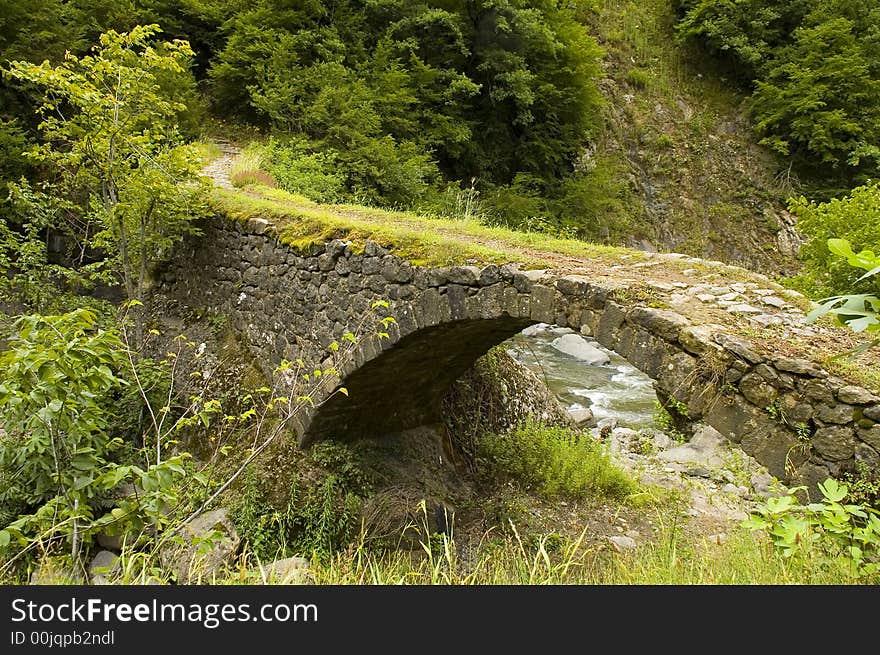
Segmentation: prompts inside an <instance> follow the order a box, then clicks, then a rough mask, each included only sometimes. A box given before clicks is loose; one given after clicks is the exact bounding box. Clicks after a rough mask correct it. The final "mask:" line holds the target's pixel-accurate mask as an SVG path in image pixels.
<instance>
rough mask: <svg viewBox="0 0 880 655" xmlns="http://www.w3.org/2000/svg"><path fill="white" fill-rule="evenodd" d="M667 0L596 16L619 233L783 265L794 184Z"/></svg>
mask: <svg viewBox="0 0 880 655" xmlns="http://www.w3.org/2000/svg"><path fill="white" fill-rule="evenodd" d="M674 21H675V17H674V14H673V10H672V7H671V5H670V3H669V2H666V1H665V0H647V1H646V2H633V1H629V0H607V1H606V2H603V3H600V8H599V10H598V12H597V15H596V16H595V18H594V22H593V25H592V27H591V29H592V31H593V33H594V34H595V35H596V36H597V38H598V40H599V43H600V44H601V45H602V47H603V48H604V50H605V57H604V60H603V70H604V73H605V75H606V79H604V80H602V82H601V84H600V88H601V89H602V92H603V95H604V96H605V99H606V101H607V102H606V114H607V118H606V129H605V131H604V133H603V136H602V138H601V139H600V140H599V142H598V144H597V148H596V155H595V156H596V158H597V160H599V161H604V162H607V165H610V166H612V167H613V168H614V169H615V174H617V175H619V176H621V177H623V178H624V179H625V180H626V187H625V189H624V191H623V193H624V194H625V195H624V197H625V198H626V199H627V202H626V212H627V213H628V215H626V216H621V217H620V221H621V227H620V228H619V229H620V230H622V231H625V232H626V233H627V235H626V239H625V243H627V244H628V245H631V246H634V247H638V248H644V249H648V250H654V249H658V250H663V251H668V252H682V253H687V254H690V255H695V256H701V257H707V258H709V259H719V260H722V261H726V262H731V263H736V264H740V265H743V266H746V267H748V268H751V269H753V270H758V271H761V272H764V273H767V274H770V275H779V274H782V275H790V274H792V273H794V272H795V271H797V270H798V268H799V263H798V262H797V260H796V257H797V254H798V247H799V245H800V242H801V237H800V235H799V234H798V232H797V229H796V227H795V220H794V217H793V216H791V214H789V213H788V211H786V200H787V198H788V196H789V195H790V194H792V193H795V192H797V191H798V189H797V187H796V186H794V184H793V181H792V180H791V179H790V178H789V177H787V175H786V172H785V171H784V170H782V171H780V170H779V166H780V164H779V160H778V159H777V157H776V156H775V155H774V154H773V153H771V152H770V151H769V150H768V149H767V148H766V147H764V146H760V145H758V143H757V141H758V140H757V138H756V137H755V135H754V133H753V128H752V125H751V123H750V121H749V119H748V117H747V116H746V115H745V113H744V111H743V109H742V101H743V99H744V97H743V96H742V95H740V94H738V93H737V92H736V90H735V86H734V85H732V84H730V80H727V79H725V78H724V77H723V74H722V73H719V70H718V67H717V66H713V65H712V63H711V62H708V61H706V59H705V58H704V57H703V56H702V55H701V54H700V53H698V52H695V51H694V50H693V48H692V47H689V46H687V45H684V44H680V43H678V42H676V40H675V35H674V31H673V25H674Z"/></svg>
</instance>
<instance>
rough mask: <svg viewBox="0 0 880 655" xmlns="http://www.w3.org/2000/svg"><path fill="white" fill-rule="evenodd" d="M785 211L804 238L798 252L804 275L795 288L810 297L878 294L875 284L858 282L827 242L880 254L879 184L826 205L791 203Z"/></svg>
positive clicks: (879, 288)
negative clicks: (840, 242)
mask: <svg viewBox="0 0 880 655" xmlns="http://www.w3.org/2000/svg"><path fill="white" fill-rule="evenodd" d="M789 209H790V211H791V212H792V213H793V214H794V215H795V216H797V219H798V229H799V230H800V231H801V232H802V233H803V234H804V235H805V236H806V237H807V238H808V241H807V243H805V244H804V246H803V248H802V249H801V256H802V258H803V259H804V261H805V264H806V271H805V272H804V273H803V274H802V275H800V276H799V277H798V278H797V279H796V280H795V284H796V285H797V286H799V287H801V288H802V289H804V291H805V292H807V293H809V294H810V295H813V296H830V295H834V294H840V293H849V292H851V291H858V290H863V291H870V290H873V291H880V284H878V282H876V281H870V280H861V281H860V280H859V278H860V273H859V272H858V271H857V270H856V269H854V268H853V267H852V266H851V265H850V264H849V262H848V261H847V259H846V258H845V257H840V256H838V254H837V253H835V252H833V251H831V250H829V249H828V240H829V239H845V240H846V241H848V242H849V243H850V244H851V246H852V247H853V248H857V249H860V250H861V249H864V250H873V251H874V252H880V182H875V183H872V184H866V185H864V186H860V187H857V188H855V189H853V190H852V191H851V192H850V193H849V194H847V195H846V196H843V197H841V198H835V199H833V200H829V201H827V202H809V201H807V199H806V198H804V197H800V198H796V199H792V200H791V201H790V203H789Z"/></svg>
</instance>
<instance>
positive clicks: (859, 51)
mask: <svg viewBox="0 0 880 655" xmlns="http://www.w3.org/2000/svg"><path fill="white" fill-rule="evenodd" d="M676 4H677V7H678V9H679V11H680V15H681V20H680V22H679V25H678V30H679V34H680V35H681V36H682V37H684V38H692V39H697V40H698V41H700V42H701V43H703V44H704V45H705V47H706V48H707V49H708V50H709V51H710V52H711V53H712V54H714V55H715V56H716V57H718V58H719V60H721V61H722V62H723V63H725V64H726V65H727V66H728V67H729V69H730V70H731V71H732V73H733V75H734V76H735V77H736V78H738V80H739V81H740V82H742V83H743V84H744V85H745V86H746V87H747V88H748V89H749V91H750V92H751V94H752V95H751V98H750V101H749V103H748V106H749V109H750V112H751V114H752V117H753V120H754V124H755V127H756V129H757V131H758V132H759V134H760V135H761V137H762V139H763V143H765V144H767V145H769V146H770V147H772V148H773V149H775V150H776V151H777V152H779V153H780V154H781V155H783V156H785V157H786V158H788V159H789V160H790V161H792V162H793V163H795V164H796V165H797V166H798V167H799V168H800V169H801V170H803V171H805V172H806V173H807V174H809V175H811V176H814V177H816V178H820V179H823V180H825V185H826V192H828V193H830V192H833V191H839V190H840V189H842V188H845V189H848V188H851V187H852V186H856V185H858V184H860V183H864V182H865V181H866V178H867V176H869V175H876V173H877V171H878V165H880V148H878V143H880V2H878V1H877V0H863V1H855V0H820V1H818V2H817V1H814V0H796V1H794V2H787V1H781V0H677V2H676Z"/></svg>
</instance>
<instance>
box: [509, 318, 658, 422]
mask: <svg viewBox="0 0 880 655" xmlns="http://www.w3.org/2000/svg"><path fill="white" fill-rule="evenodd" d="M554 343H555V344H556V345H554ZM585 344H586V345H585ZM504 346H505V347H506V348H507V351H508V352H509V353H510V354H511V355H512V356H513V357H514V358H515V359H516V360H517V361H518V362H520V363H521V364H524V365H525V366H527V367H528V368H529V369H530V370H532V371H533V372H535V373H536V374H537V375H538V377H540V378H542V379H543V380H544V381H545V383H546V384H547V386H548V387H549V388H550V390H551V391H552V392H553V393H555V394H556V396H557V397H558V398H559V399H560V401H562V403H563V405H565V406H566V407H568V408H569V409H581V408H589V409H590V410H591V411H592V412H593V416H594V417H595V419H596V420H597V421H601V420H602V419H603V418H616V419H617V422H618V425H621V426H624V427H628V428H632V429H634V430H638V429H641V428H648V427H654V425H655V424H654V412H655V402H656V401H657V395H656V394H655V393H654V387H653V384H652V380H651V378H649V377H648V376H647V375H645V374H644V373H642V372H641V371H639V370H638V369H637V368H635V367H634V366H632V365H631V364H630V363H629V362H627V361H626V360H625V359H624V358H623V357H621V356H620V355H618V354H617V353H615V352H614V351H611V350H608V349H607V348H603V347H602V346H601V345H599V343H598V342H597V341H595V339H591V338H590V337H581V335H579V334H575V333H574V332H573V331H572V330H570V329H568V328H561V327H559V326H556V325H548V324H546V323H538V324H537V325H533V326H530V327H528V328H526V329H525V330H523V331H522V332H521V333H520V334H517V335H516V336H514V337H512V338H511V339H508V340H507V341H506V342H505V343H504ZM560 348H562V350H560ZM566 350H567V351H570V352H564V351H566ZM597 351H599V352H597ZM571 352H574V353H575V354H570V353H571ZM597 360H598V361H597ZM602 360H605V361H602ZM590 361H596V363H589V362H590Z"/></svg>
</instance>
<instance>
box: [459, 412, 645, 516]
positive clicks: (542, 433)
mask: <svg viewBox="0 0 880 655" xmlns="http://www.w3.org/2000/svg"><path fill="white" fill-rule="evenodd" d="M476 459H477V463H478V467H479V468H481V469H483V473H484V474H486V475H488V477H489V479H493V478H495V477H496V476H498V475H503V476H507V477H509V478H513V479H516V480H519V481H521V482H522V483H524V484H526V485H529V486H533V487H535V488H536V489H537V491H538V492H539V493H540V494H542V495H543V496H546V497H549V498H553V497H557V496H562V497H570V498H595V497H605V498H611V499H616V500H626V499H627V498H628V497H630V496H632V495H633V494H635V493H636V492H637V491H638V484H637V483H636V482H635V481H634V480H633V479H632V478H631V477H630V476H629V475H628V474H627V473H626V472H625V471H623V470H622V469H621V468H619V467H618V466H616V465H615V464H614V462H612V460H611V455H610V453H609V452H608V450H607V447H606V446H605V445H603V444H602V443H600V442H598V441H595V440H593V439H592V438H591V437H590V436H589V434H588V433H581V432H576V431H573V430H569V429H567V428H562V427H551V426H546V425H542V424H539V423H526V424H524V425H522V426H520V427H518V428H517V429H515V430H513V431H511V432H509V433H506V434H487V435H483V436H482V437H479V438H478V440H477V456H476Z"/></svg>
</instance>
